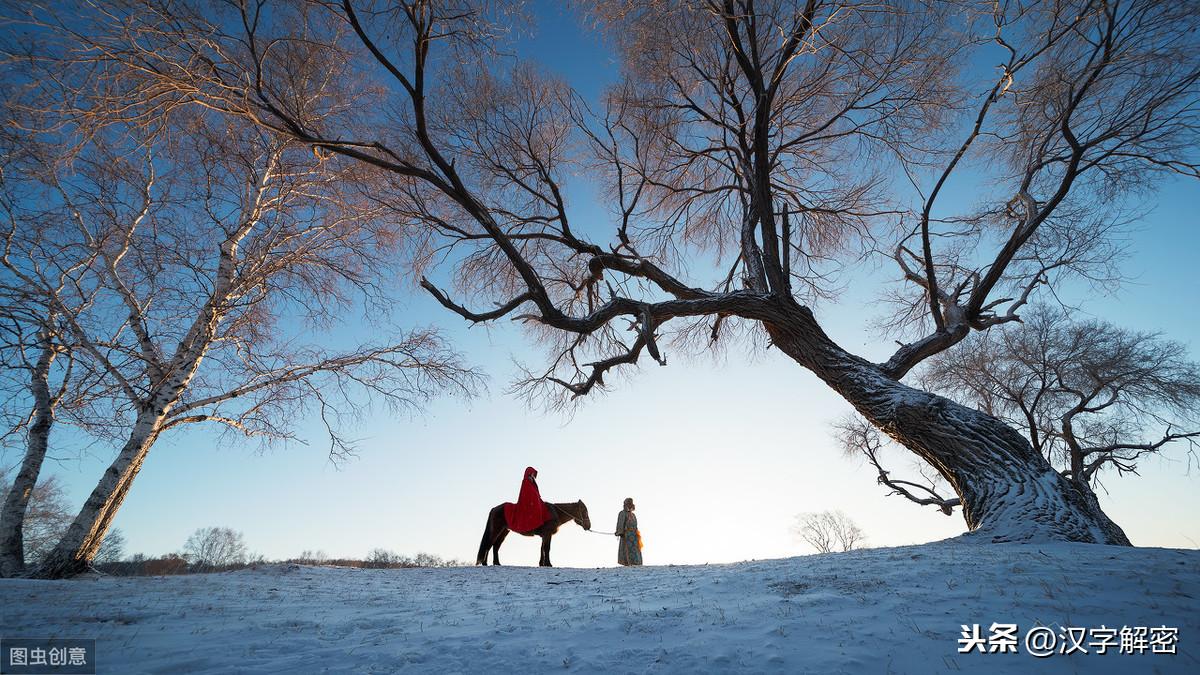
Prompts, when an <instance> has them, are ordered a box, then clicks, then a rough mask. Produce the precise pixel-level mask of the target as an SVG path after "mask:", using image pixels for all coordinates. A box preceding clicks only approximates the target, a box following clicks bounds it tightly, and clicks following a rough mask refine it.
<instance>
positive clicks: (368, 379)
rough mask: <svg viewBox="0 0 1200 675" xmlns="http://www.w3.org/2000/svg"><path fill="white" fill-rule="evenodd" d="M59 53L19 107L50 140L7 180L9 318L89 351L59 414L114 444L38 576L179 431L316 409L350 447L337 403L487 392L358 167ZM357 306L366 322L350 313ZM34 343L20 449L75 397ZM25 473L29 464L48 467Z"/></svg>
mask: <svg viewBox="0 0 1200 675" xmlns="http://www.w3.org/2000/svg"><path fill="white" fill-rule="evenodd" d="M62 55H65V56H66V57H69V58H58V59H52V60H51V61H52V62H53V63H54V64H55V65H56V67H57V69H56V70H54V71H53V72H54V73H55V74H56V75H58V77H56V78H46V80H44V81H32V83H31V84H30V87H29V89H28V91H25V92H21V95H20V96H16V97H14V99H13V100H12V101H11V102H10V103H11V106H10V108H9V110H10V111H11V114H10V117H11V119H12V120H14V122H15V121H16V120H20V122H21V125H20V126H21V127H22V128H24V129H26V130H27V131H28V135H29V142H30V143H31V144H37V145H39V146H40V147H41V148H42V149H43V150H49V149H52V151H44V152H35V153H30V155H29V157H28V158H27V163H26V165H25V166H24V167H23V170H22V171H20V172H8V173H5V174H4V176H3V179H4V180H3V184H2V186H0V187H2V188H3V196H4V199H3V203H2V206H3V209H2V215H3V217H4V220H5V223H4V238H3V241H2V242H0V243H2V244H3V247H4V248H3V252H4V255H3V258H2V260H0V262H2V263H3V270H2V276H3V286H4V288H5V289H20V294H19V295H18V294H16V293H15V292H14V293H9V294H8V296H7V297H8V298H10V299H12V301H13V302H12V304H11V305H10V306H9V307H8V308H7V311H6V314H8V315H12V316H15V317H17V319H20V320H18V321H15V323H17V324H20V325H22V326H25V327H27V328H26V329H25V333H26V334H27V335H28V334H34V335H39V336H40V335H52V336H53V337H55V338H61V339H58V340H50V341H49V344H50V345H51V346H52V347H56V348H57V346H59V345H63V346H65V347H66V348H68V350H69V354H70V355H71V356H72V359H73V362H75V363H79V364H83V366H77V371H78V370H80V369H82V372H85V373H88V374H90V375H89V377H83V378H81V377H79V376H75V377H71V378H68V377H67V376H66V374H65V371H64V373H63V374H60V375H59V378H60V379H61V381H63V382H65V385H64V387H65V390H66V396H67V397H68V398H70V399H71V400H70V405H69V406H64V408H63V409H64V410H65V411H67V412H68V413H69V414H68V415H66V416H65V418H64V419H66V421H68V422H70V423H71V424H72V425H73V426H74V427H75V428H76V429H77V430H79V431H82V432H84V433H86V434H89V435H90V436H92V437H94V438H97V439H100V440H103V441H107V442H110V443H112V444H114V445H116V446H117V447H118V448H119V449H118V451H117V452H116V455H115V457H114V459H113V462H112V464H111V466H109V467H108V468H107V469H106V470H105V471H104V473H103V475H102V476H101V477H100V479H99V481H98V483H97V485H96V487H95V489H94V490H93V491H92V492H91V494H90V495H88V497H87V498H86V500H85V501H84V504H83V506H82V508H81V509H80V511H79V513H78V515H77V516H76V517H75V518H74V519H73V521H72V522H71V524H70V526H69V528H67V530H66V532H65V534H64V535H63V536H62V538H61V540H60V541H59V542H58V543H57V545H56V546H55V547H54V548H53V550H52V551H50V552H49V553H48V554H47V555H45V556H44V557H43V558H42V559H41V560H40V563H39V565H38V567H37V569H36V570H32V571H29V570H26V571H25V572H26V573H31V574H36V575H40V576H50V577H56V576H63V575H67V574H72V573H75V572H78V571H81V570H83V569H86V567H87V565H88V564H89V562H90V560H91V559H92V558H93V557H94V556H95V555H96V553H97V550H98V548H99V546H100V544H101V542H102V540H103V538H104V535H105V533H106V532H107V531H108V529H109V527H110V526H111V523H112V520H113V518H114V517H115V515H116V513H117V511H118V509H119V508H120V506H121V504H122V502H123V501H124V499H125V497H126V496H127V494H128V492H129V490H130V488H131V486H132V484H133V481H134V479H135V478H136V476H137V474H138V472H139V470H140V469H141V467H142V465H143V463H144V462H145V460H146V457H147V454H148V453H149V451H150V449H151V448H152V447H153V445H154V444H155V443H156V441H157V440H159V439H160V438H161V437H162V436H163V434H165V433H168V432H170V431H172V430H174V429H177V428H181V427H185V426H188V425H193V424H198V423H212V424H217V425H222V426H223V427H224V428H225V429H227V430H228V431H229V432H231V433H233V434H235V435H240V436H244V437H253V438H259V439H263V440H264V441H268V442H269V441H272V440H288V439H294V438H295V436H294V432H293V428H294V424H295V423H296V422H297V421H298V420H299V418H300V416H301V415H302V414H303V413H305V411H313V412H315V413H317V414H318V415H319V419H320V420H321V421H322V422H324V423H325V426H326V428H327V429H328V432H329V438H330V442H331V445H330V452H331V453H332V454H333V455H334V456H335V457H336V456H342V455H345V454H346V453H348V452H350V451H351V450H352V448H351V446H350V444H349V443H348V441H347V440H346V439H345V438H343V436H342V435H341V432H340V431H339V429H340V427H341V426H342V424H341V422H342V421H343V420H342V418H343V417H345V416H347V415H349V416H353V415H355V414H356V411H359V410H363V409H365V408H366V405H367V404H368V403H369V401H370V400H371V399H374V400H376V401H379V402H382V403H386V404H387V405H389V406H390V407H391V409H393V410H400V409H405V408H409V407H411V406H415V405H419V404H420V403H422V402H423V401H425V400H427V399H428V398H429V397H430V396H432V395H434V394H436V393H439V392H444V391H450V392H457V393H469V392H471V391H472V390H473V389H474V388H475V387H476V386H477V384H478V382H479V378H478V375H477V374H476V373H475V372H474V371H472V370H470V369H468V368H466V367H464V366H463V365H462V363H461V361H460V359H459V358H458V357H457V356H456V355H455V354H454V353H453V352H452V351H450V350H449V349H448V348H447V347H446V346H445V344H444V343H443V341H442V340H441V338H440V337H439V335H438V334H437V333H436V332H435V331H433V330H430V329H420V330H411V331H406V330H402V329H400V328H398V327H396V326H395V325H394V324H393V322H392V321H391V319H390V317H391V316H392V313H391V312H390V309H389V308H390V299H391V297H392V289H391V288H390V286H389V279H388V274H389V272H391V273H393V274H399V273H400V268H399V267H398V266H397V265H398V261H400V260H403V259H405V250H406V248H407V247H408V240H407V233H406V232H405V231H404V227H403V224H401V225H399V226H397V225H395V224H393V223H392V222H389V221H388V220H387V219H385V218H382V217H381V216H382V215H383V214H382V213H381V209H380V208H379V207H378V206H377V205H375V204H373V203H372V201H371V199H370V191H369V189H367V188H368V184H367V183H368V181H367V180H366V177H364V176H362V175H361V174H362V173H363V172H362V169H361V167H360V166H358V165H357V164H356V163H354V162H346V161H340V160H330V159H329V158H327V157H324V156H314V153H313V152H312V150H311V149H310V148H308V147H307V146H306V145H304V144H301V143H298V142H296V141H295V140H293V139H290V138H288V137H286V136H281V135H280V134H277V133H274V132H272V131H270V130H267V129H263V128H261V127H256V126H253V125H247V124H245V123H244V122H243V121H242V120H239V119H237V118H233V117H229V116H224V115H216V114H213V113H211V112H208V111H205V110H203V109H202V108H199V107H186V106H183V107H181V106H177V105H173V104H172V103H171V102H170V101H165V100H164V99H161V98H160V99H154V100H147V101H137V100H134V99H128V98H126V97H125V96H124V92H121V91H120V90H119V89H115V88H114V87H116V86H118V85H119V83H117V82H115V81H113V80H111V79H107V78H104V77H103V76H97V73H96V72H95V71H94V70H92V69H91V68H90V67H89V66H91V65H92V64H90V63H89V62H88V61H87V60H86V58H78V59H77V58H75V57H74V55H73V54H72V52H70V51H66V52H63V53H62ZM31 61H32V62H33V63H35V64H37V63H38V62H37V60H36V59H31ZM64 63H65V64H66V65H65V66H63V65H62V64H64ZM33 72H35V73H37V72H47V71H38V70H36V69H35V70H34V71H33ZM46 82H48V83H49V84H46ZM176 103H177V102H176ZM352 313H354V314H358V315H360V316H361V317H362V320H361V321H359V322H358V323H359V324H360V325H364V326H367V327H369V328H368V329H366V330H363V329H361V328H358V329H356V328H353V327H350V326H346V325H345V321H344V320H345V318H346V317H347V315H349V314H352ZM48 326H52V327H53V328H54V332H53V333H50V332H49V329H48V328H47V327H48ZM331 328H336V329H337V330H336V331H332V330H326V329H331ZM379 334H384V335H388V338H387V339H386V340H382V341H380V340H376V338H375V336H376V335H379ZM38 339H39V340H42V338H38ZM42 341H43V342H45V340H42ZM18 346H20V345H19V344H18ZM33 348H34V349H35V350H38V351H37V353H38V354H41V355H42V356H41V357H39V359H40V360H39V361H38V362H37V363H36V365H34V366H30V367H27V368H26V370H27V371H29V373H30V374H31V375H30V376H31V377H32V382H33V384H32V386H31V387H30V389H29V390H28V391H26V392H23V393H22V392H18V393H17V396H18V401H17V403H16V404H15V405H17V406H18V407H19V406H20V405H21V403H20V401H27V402H32V403H31V408H32V410H33V412H32V413H31V415H30V416H31V419H32V420H33V423H32V424H28V425H26V429H25V431H26V435H27V436H28V437H29V439H30V441H29V443H28V449H27V453H26V460H27V461H25V462H24V464H25V465H33V464H37V465H40V463H41V461H42V458H43V457H44V456H45V454H46V451H47V436H48V434H49V421H50V420H51V419H54V418H55V414H54V413H55V410H54V408H53V402H54V400H57V398H61V394H57V395H56V398H55V399H54V400H51V401H46V400H43V399H45V398H46V396H47V392H48V391H51V389H50V387H49V386H48V384H47V382H48V375H47V373H48V371H49V370H50V368H51V367H52V364H51V363H49V362H48V361H49V360H50V359H51V358H52V356H53V354H54V351H53V349H50V348H48V347H39V346H38V343H35V344H34V345H33ZM8 351H9V352H14V353H18V354H24V353H26V352H28V351H29V349H28V348H26V349H25V350H21V349H15V348H14V349H9V350H8ZM6 353H7V352H6ZM26 360H28V359H26ZM84 366H86V367H84ZM66 367H67V366H66V365H63V366H59V368H60V369H65V368H66ZM30 392H31V393H30ZM42 420H45V424H44V425H43V424H42ZM35 440H36V441H37V443H35V442H34V441H35ZM35 455H36V456H35ZM24 468H25V467H24V466H23V469H22V473H21V474H19V477H18V480H25V479H26V478H27V477H26V476H25V473H26V472H25V471H24ZM28 473H30V474H31V475H30V476H29V477H28V478H30V479H31V480H36V477H37V476H36V474H37V468H36V467H34V469H33V470H32V471H30V472H28ZM19 492H20V493H24V492H25V491H24V490H23V489H22V490H17V489H14V490H11V491H10V492H9V494H10V495H12V494H14V493H19ZM12 502H13V500H12V499H9V500H8V501H7V502H6V509H5V512H4V516H5V517H4V519H3V522H2V523H0V533H2V534H3V535H4V536H3V537H0V541H3V542H4V544H5V548H4V550H3V556H4V562H5V570H6V572H7V573H10V574H11V573H17V572H20V571H21V563H22V551H21V541H20V537H19V534H17V535H14V534H13V532H14V531H17V532H19V529H18V528H20V527H21V520H22V518H23V517H24V513H25V508H24V507H25V506H27V501H26V502H25V504H17V505H16V506H12V508H9V506H11V504H12Z"/></svg>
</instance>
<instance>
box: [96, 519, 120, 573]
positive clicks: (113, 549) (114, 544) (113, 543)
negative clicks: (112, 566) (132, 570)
mask: <svg viewBox="0 0 1200 675" xmlns="http://www.w3.org/2000/svg"><path fill="white" fill-rule="evenodd" d="M124 557H125V533H124V532H121V528H119V527H114V528H112V529H110V530H109V531H108V532H106V533H105V534H104V539H103V540H101V542H100V548H99V549H98V550H97V551H96V557H95V558H94V559H93V560H92V562H93V563H94V564H96V565H105V564H109V563H115V562H121V559H122V558H124Z"/></svg>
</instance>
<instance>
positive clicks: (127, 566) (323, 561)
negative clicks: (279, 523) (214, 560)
mask: <svg viewBox="0 0 1200 675" xmlns="http://www.w3.org/2000/svg"><path fill="white" fill-rule="evenodd" d="M189 557H190V556H188V555H184V554H179V553H168V554H167V555H164V556H160V557H157V558H148V557H146V556H145V555H144V554H142V553H138V554H135V555H133V556H132V557H130V558H129V559H127V560H121V561H111V562H97V563H96V564H95V565H94V567H95V568H96V569H97V570H98V571H100V572H103V573H104V574H111V575H113V576H121V577H142V576H166V575H172V574H200V573H207V572H230V571H233V570H241V569H254V568H256V567H259V566H260V565H281V564H292V565H328V566H331V567H355V568H360V569H415V568H418V567H463V566H465V563H463V562H462V561H460V560H454V559H446V558H442V557H441V556H437V555H434V554H432V553H418V554H416V555H415V556H412V557H409V556H405V555H400V554H397V553H395V552H393V551H390V550H388V549H383V548H376V549H372V550H371V551H370V553H368V554H367V556H366V558H365V559H363V560H358V559H355V558H330V557H329V555H328V554H326V553H325V552H324V551H315V552H314V551H311V550H305V551H303V552H301V554H300V556H299V557H296V558H288V559H287V560H267V559H266V558H265V557H263V556H262V555H250V556H248V557H247V558H245V559H244V560H243V561H242V562H235V563H230V564H226V565H209V564H195V563H194V562H191V561H190V560H189Z"/></svg>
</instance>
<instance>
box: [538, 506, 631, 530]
mask: <svg viewBox="0 0 1200 675" xmlns="http://www.w3.org/2000/svg"><path fill="white" fill-rule="evenodd" d="M545 504H546V506H549V507H550V508H552V509H554V510H555V511H558V512H559V513H563V514H566V515H568V516H571V520H579V516H576V515H575V514H573V513H571V512H570V511H568V510H566V509H564V508H562V507H561V506H557V505H555V504H554V502H545ZM584 532H588V533H590V534H601V535H604V536H606V537H613V536H616V534H617V533H616V532H597V531H595V530H584Z"/></svg>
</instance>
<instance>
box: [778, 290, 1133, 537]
mask: <svg viewBox="0 0 1200 675" xmlns="http://www.w3.org/2000/svg"><path fill="white" fill-rule="evenodd" d="M777 310H778V311H772V312H770V313H769V317H764V324H765V327H766V329H767V332H768V333H769V334H770V336H771V339H772V340H773V342H774V344H775V346H776V347H778V348H779V349H780V350H781V351H783V352H784V353H785V354H787V355H788V356H789V357H791V358H792V359H793V360H795V361H796V362H797V363H799V364H800V365H802V366H804V367H806V368H808V369H809V370H811V371H812V372H813V373H815V374H816V375H817V376H818V377H820V378H821V379H822V380H824V381H825V383H826V384H828V385H829V386H830V387H832V388H833V389H834V390H835V391H837V392H838V393H839V394H841V395H842V397H843V398H845V399H846V400H847V401H849V402H850V404H851V405H853V406H854V407H855V409H857V410H858V412H859V413H861V414H862V415H863V416H864V417H865V418H867V419H868V420H869V421H870V422H871V423H872V424H874V425H875V426H877V427H878V428H879V429H880V430H881V431H883V432H884V433H886V434H887V435H888V436H889V437H891V438H892V439H893V440H895V441H896V442H898V443H900V444H901V445H903V446H904V447H906V448H908V449H909V450H911V451H913V452H914V453H916V454H917V455H918V456H920V457H921V458H922V459H924V460H925V461H926V462H929V464H930V465H932V466H933V467H934V468H935V469H937V470H938V472H939V473H941V475H942V476H943V477H944V478H945V479H946V480H947V481H948V482H949V483H950V485H951V486H952V487H953V488H954V491H955V492H956V493H958V496H959V498H960V499H961V500H962V507H963V517H964V518H965V519H966V521H967V527H968V528H969V529H970V530H971V535H970V536H972V537H977V538H979V539H981V540H986V541H992V542H1004V541H1079V542H1092V543H1101V544H1117V545H1122V546H1129V545H1130V543H1129V539H1128V537H1126V536H1125V533H1124V532H1123V531H1122V530H1121V528H1120V527H1119V526H1117V524H1116V523H1114V522H1113V521H1112V520H1110V519H1109V518H1108V516H1107V515H1105V514H1104V512H1103V511H1102V510H1101V509H1100V504H1099V502H1098V501H1097V499H1096V496H1095V494H1094V493H1093V492H1092V491H1091V490H1090V489H1089V488H1087V486H1086V485H1084V486H1080V485H1079V484H1077V483H1075V482H1073V481H1070V480H1068V479H1066V478H1063V477H1062V476H1061V475H1059V473H1058V472H1057V471H1055V470H1054V468H1053V467H1052V466H1050V463H1049V462H1048V461H1046V458H1045V457H1043V456H1042V454H1041V453H1039V452H1037V451H1036V450H1034V448H1033V446H1031V445H1030V444H1029V441H1028V440H1027V439H1026V438H1025V437H1024V436H1022V435H1021V434H1020V433H1018V432H1017V431H1015V430H1013V429H1012V428H1010V427H1009V426H1008V425H1006V424H1005V423H1003V422H1001V421H1000V420H998V419H996V418H995V417H992V416H990V415H987V414H984V413H982V412H979V411H978V410H974V409H971V408H968V407H966V406H963V405H959V404H958V403H955V402H954V401H951V400H949V399H946V398H943V397H941V396H938V395H936V394H931V393H929V392H926V391H921V390H919V389H914V388H913V387H909V386H907V385H905V384H902V383H900V382H898V381H896V380H893V379H891V378H889V377H887V376H885V375H884V374H883V371H882V370H881V369H880V368H879V367H878V366H876V365H875V364H872V363H869V362H867V361H865V360H863V359H861V358H859V357H857V356H854V355H852V354H849V353H847V352H846V351H844V350H843V349H841V348H840V347H838V346H837V345H836V344H835V343H834V342H833V341H832V340H830V339H829V337H828V336H827V335H826V334H825V333H824V331H822V330H821V328H820V326H819V325H817V322H816V321H815V320H814V318H813V315H812V312H811V311H810V310H808V309H807V308H805V307H801V306H799V305H797V304H795V303H794V302H790V301H787V300H785V301H783V302H782V303H780V305H779V306H778V307H777Z"/></svg>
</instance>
